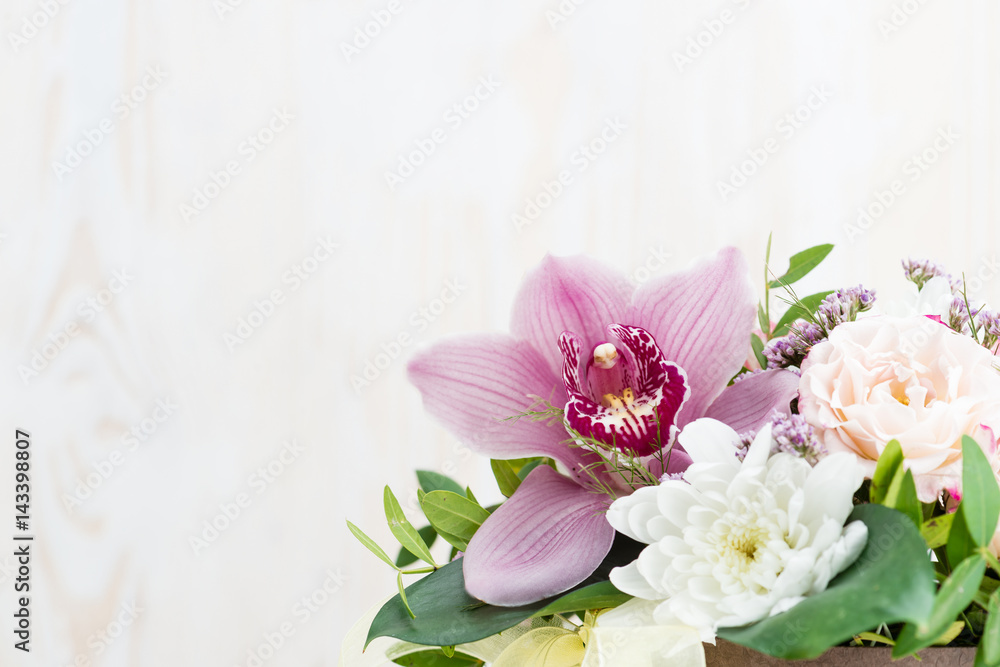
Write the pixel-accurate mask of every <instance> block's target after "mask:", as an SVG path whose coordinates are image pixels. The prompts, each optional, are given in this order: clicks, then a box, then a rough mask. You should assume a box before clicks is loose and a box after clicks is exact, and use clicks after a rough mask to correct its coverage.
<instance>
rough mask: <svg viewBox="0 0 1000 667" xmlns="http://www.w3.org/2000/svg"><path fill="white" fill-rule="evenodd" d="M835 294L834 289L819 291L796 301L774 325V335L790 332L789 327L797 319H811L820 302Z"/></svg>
mask: <svg viewBox="0 0 1000 667" xmlns="http://www.w3.org/2000/svg"><path fill="white" fill-rule="evenodd" d="M831 294H833V292H832V291H826V292H817V293H816V294H810V295H809V296H804V297H802V298H801V299H799V300H798V301H795V302H794V303H792V304H791V305H790V306H788V310H786V311H785V314H784V315H782V316H781V319H780V320H778V323H777V324H775V325H774V333H773V335H774V336H784V335H785V334H787V333H788V327H789V326H790V325H791V324H792V322H794V321H795V320H811V319H812V317H813V313H815V312H816V309H817V308H818V307H819V304H821V303H822V302H823V299H825V298H826V297H828V296H829V295H831Z"/></svg>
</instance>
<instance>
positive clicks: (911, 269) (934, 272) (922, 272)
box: [903, 259, 955, 290]
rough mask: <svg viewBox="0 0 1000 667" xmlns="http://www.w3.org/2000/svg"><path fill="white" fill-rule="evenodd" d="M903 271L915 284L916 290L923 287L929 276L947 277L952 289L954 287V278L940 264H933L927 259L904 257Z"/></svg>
mask: <svg viewBox="0 0 1000 667" xmlns="http://www.w3.org/2000/svg"><path fill="white" fill-rule="evenodd" d="M903 273H904V274H905V275H906V279H907V280H909V281H910V282H912V283H913V284H914V285H916V286H917V290H921V289H923V288H924V285H925V284H927V281H928V280H930V279H931V278H937V277H938V276H942V277H944V278H947V279H948V282H949V283H951V285H952V289H953V290H954V288H955V279H954V278H952V276H951V274H949V273H948V272H947V271H945V270H944V267H942V266H941V265H940V264H935V263H934V262H932V261H930V260H929V259H920V260H914V259H904V260H903Z"/></svg>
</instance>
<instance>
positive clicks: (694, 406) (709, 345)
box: [628, 248, 754, 427]
mask: <svg viewBox="0 0 1000 667" xmlns="http://www.w3.org/2000/svg"><path fill="white" fill-rule="evenodd" d="M753 302H754V291H753V286H752V285H751V284H750V280H749V277H748V275H747V263H746V259H745V258H744V257H743V254H742V253H741V252H740V251H739V250H737V249H735V248H727V249H724V250H722V251H721V252H719V253H718V254H717V255H715V256H714V257H712V258H710V259H708V260H703V261H702V262H700V263H699V264H697V265H695V266H694V267H692V268H690V269H688V270H686V271H683V272H681V273H676V274H673V275H669V276H664V277H663V278H658V279H654V280H650V281H649V282H647V283H645V284H643V285H642V286H641V287H640V288H639V289H638V290H637V291H636V293H635V297H634V301H633V306H632V308H631V309H630V312H629V316H628V323H629V324H634V325H636V326H640V327H643V328H644V329H646V330H648V331H649V332H650V333H652V334H653V337H654V338H656V342H657V343H659V345H660V349H661V350H662V351H663V354H664V356H665V357H666V358H667V359H668V360H670V361H673V362H675V363H676V364H678V365H679V366H680V367H681V368H683V369H684V371H685V373H687V381H688V385H689V386H690V387H691V398H690V399H688V401H687V403H686V404H685V405H684V407H683V408H681V412H680V414H679V415H678V425H679V426H681V427H683V426H684V425H685V424H687V423H688V422H690V421H693V420H695V419H697V418H698V417H701V416H703V415H704V414H705V410H706V408H708V406H709V405H711V404H712V402H713V401H714V400H715V399H716V397H717V396H718V395H719V393H720V392H722V390H723V389H724V388H725V386H726V384H727V383H728V382H729V380H730V378H732V377H733V375H735V374H736V372H737V371H739V370H740V368H741V367H742V366H743V360H744V358H745V357H746V346H747V341H748V340H750V331H751V328H752V326H753V320H754V305H753Z"/></svg>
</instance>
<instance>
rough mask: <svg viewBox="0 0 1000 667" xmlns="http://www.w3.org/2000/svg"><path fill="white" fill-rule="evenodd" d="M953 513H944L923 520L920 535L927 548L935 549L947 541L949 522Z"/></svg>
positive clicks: (952, 517) (952, 518) (952, 519)
mask: <svg viewBox="0 0 1000 667" xmlns="http://www.w3.org/2000/svg"><path fill="white" fill-rule="evenodd" d="M954 519H955V514H954V513H952V514H944V515H942V516H936V517H933V518H931V519H928V520H927V521H924V523H923V525H922V526H920V535H921V536H922V537H923V538H924V541H926V542H927V548H928V549H937V548H938V547H941V546H944V545H945V544H946V543H947V542H948V532H949V531H950V530H951V522H952V521H954Z"/></svg>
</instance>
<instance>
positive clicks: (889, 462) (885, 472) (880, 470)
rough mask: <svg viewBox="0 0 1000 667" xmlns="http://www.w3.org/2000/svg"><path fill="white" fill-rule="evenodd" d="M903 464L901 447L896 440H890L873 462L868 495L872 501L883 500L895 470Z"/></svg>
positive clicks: (880, 501) (879, 501)
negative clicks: (873, 468)
mask: <svg viewBox="0 0 1000 667" xmlns="http://www.w3.org/2000/svg"><path fill="white" fill-rule="evenodd" d="M902 465H903V448H902V447H901V446H900V445H899V441H898V440H890V441H889V444H887V445H886V446H885V449H884V450H882V454H881V455H879V457H878V463H876V464H875V474H874V475H872V485H871V490H870V491H869V497H870V498H871V501H872V502H873V503H879V504H881V503H882V502H884V501H885V496H886V494H887V493H888V492H889V486H890V485H891V484H892V480H893V479H894V478H895V477H896V472H897V471H898V470H899V468H900V466H902Z"/></svg>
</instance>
